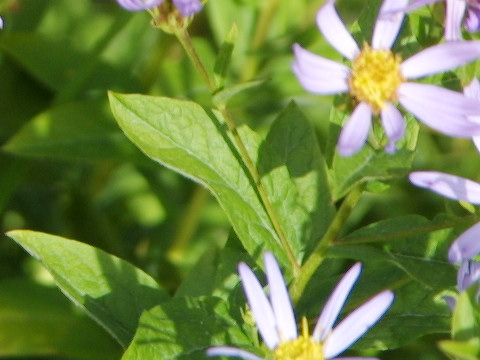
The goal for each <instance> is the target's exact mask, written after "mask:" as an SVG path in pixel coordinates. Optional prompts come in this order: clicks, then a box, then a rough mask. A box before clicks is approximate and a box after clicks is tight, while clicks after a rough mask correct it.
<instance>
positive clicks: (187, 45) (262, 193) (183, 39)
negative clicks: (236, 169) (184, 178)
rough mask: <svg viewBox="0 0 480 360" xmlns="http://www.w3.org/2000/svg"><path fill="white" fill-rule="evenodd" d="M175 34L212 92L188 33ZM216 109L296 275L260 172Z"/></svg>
mask: <svg viewBox="0 0 480 360" xmlns="http://www.w3.org/2000/svg"><path fill="white" fill-rule="evenodd" d="M175 35H176V36H177V38H178V39H179V41H180V43H181V44H182V46H183V47H184V49H185V51H186V53H187V55H188V56H189V57H190V59H191V60H192V62H193V64H194V66H195V68H196V69H197V70H198V71H199V72H200V74H201V75H202V77H203V78H204V80H205V82H206V84H207V86H208V88H209V90H210V92H211V93H214V92H215V90H216V87H215V82H214V81H213V80H212V78H211V77H210V75H209V74H208V72H207V70H206V68H205V66H204V65H203V63H202V61H201V59H200V57H199V56H198V54H197V52H196V50H195V47H194V46H193V44H192V41H191V38H190V36H189V35H188V32H187V30H186V29H179V30H177V31H176V32H175ZM218 110H220V112H221V113H222V115H223V118H224V120H225V123H226V124H227V126H228V129H229V131H230V133H231V134H232V138H233V141H234V142H235V145H236V148H237V150H238V152H239V155H240V157H241V159H242V161H243V163H244V164H245V166H246V167H247V169H248V172H249V173H250V176H251V178H252V180H253V182H254V184H255V186H256V188H257V193H258V195H259V197H260V200H261V202H262V204H263V207H264V209H265V211H266V213H267V215H268V217H269V219H270V222H271V223H272V226H273V228H274V230H275V232H276V233H277V236H278V238H279V241H280V244H281V245H282V247H283V248H284V250H285V252H286V254H287V257H288V259H289V261H290V263H291V265H292V270H293V273H294V276H295V277H296V276H297V275H298V273H299V271H300V265H299V264H298V262H297V260H296V258H295V255H294V253H293V250H292V248H291V246H290V244H289V242H288V240H287V237H286V235H285V231H284V230H283V227H282V225H281V223H280V220H279V219H278V215H277V213H276V212H275V210H274V208H273V205H272V203H271V202H270V199H269V198H268V194H267V192H266V190H265V188H264V187H263V185H262V183H261V177H260V174H259V173H258V169H257V166H256V164H255V163H254V162H253V160H252V158H251V157H250V155H249V154H248V151H247V148H246V146H245V143H244V142H243V140H242V138H241V137H240V134H239V133H238V131H237V126H236V124H235V121H234V120H233V118H232V116H231V114H230V113H229V111H228V110H227V108H226V106H225V105H224V104H223V105H219V106H218Z"/></svg>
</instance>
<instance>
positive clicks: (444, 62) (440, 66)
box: [401, 41, 480, 79]
mask: <svg viewBox="0 0 480 360" xmlns="http://www.w3.org/2000/svg"><path fill="white" fill-rule="evenodd" d="M479 57H480V41H451V42H447V43H443V44H439V45H434V46H430V47H428V48H426V49H425V50H422V51H420V52H419V53H417V54H415V55H413V56H411V57H409V58H408V59H406V60H405V61H404V62H403V63H402V64H401V71H402V74H403V76H405V77H406V78H407V79H417V78H421V77H424V76H428V75H433V74H438V73H440V72H443V71H446V70H450V69H454V68H456V67H458V66H460V65H464V64H466V63H468V62H470V61H473V60H475V59H477V58H479Z"/></svg>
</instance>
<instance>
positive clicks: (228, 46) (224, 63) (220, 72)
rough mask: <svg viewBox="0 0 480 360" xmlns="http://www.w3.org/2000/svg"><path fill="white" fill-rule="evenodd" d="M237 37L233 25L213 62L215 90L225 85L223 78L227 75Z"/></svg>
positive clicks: (235, 26) (235, 27)
mask: <svg viewBox="0 0 480 360" xmlns="http://www.w3.org/2000/svg"><path fill="white" fill-rule="evenodd" d="M237 36H238V27H237V25H236V24H235V23H234V24H233V25H232V28H231V29H230V31H229V32H228V34H227V37H226V38H225V40H224V42H223V43H222V46H221V47H220V51H219V52H218V55H217V58H216V60H215V65H214V67H213V71H214V74H215V80H216V84H217V88H220V87H223V85H224V84H225V78H226V74H227V70H228V67H229V65H230V61H231V59H232V52H233V48H234V47H235V41H236V39H237Z"/></svg>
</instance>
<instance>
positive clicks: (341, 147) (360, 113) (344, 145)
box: [337, 102, 372, 156]
mask: <svg viewBox="0 0 480 360" xmlns="http://www.w3.org/2000/svg"><path fill="white" fill-rule="evenodd" d="M371 122H372V109H371V108H370V106H369V105H368V104H367V103H364V102H361V103H360V104H358V105H357V107H356V108H355V110H353V113H352V115H351V116H350V119H348V121H347V123H346V124H345V126H344V127H343V129H342V132H341V133H340V137H339V138H338V145H337V146H338V152H339V154H340V155H342V156H351V155H353V154H355V153H356V152H358V151H359V150H360V149H361V148H362V146H363V145H364V144H365V142H366V141H367V137H368V132H369V131H370V126H371Z"/></svg>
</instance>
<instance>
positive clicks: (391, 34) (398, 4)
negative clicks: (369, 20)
mask: <svg viewBox="0 0 480 360" xmlns="http://www.w3.org/2000/svg"><path fill="white" fill-rule="evenodd" d="M407 4H408V0H385V1H384V2H383V4H382V6H381V7H380V10H379V14H386V13H389V15H382V16H378V18H377V21H376V22H375V27H374V29H373V36H372V48H374V49H379V50H380V49H382V50H389V49H390V48H391V47H392V45H393V43H394V42H395V39H396V38H397V35H398V32H399V30H400V27H401V25H402V22H403V18H404V17H405V12H403V11H397V12H392V11H393V10H395V9H398V8H403V7H405V6H407Z"/></svg>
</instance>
